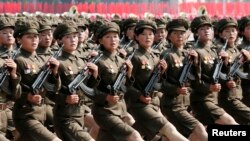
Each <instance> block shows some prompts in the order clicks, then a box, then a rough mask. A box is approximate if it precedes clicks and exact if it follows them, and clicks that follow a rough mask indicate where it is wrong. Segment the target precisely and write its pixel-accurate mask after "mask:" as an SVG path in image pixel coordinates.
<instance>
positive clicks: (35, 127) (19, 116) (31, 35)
mask: <svg viewBox="0 0 250 141" xmlns="http://www.w3.org/2000/svg"><path fill="white" fill-rule="evenodd" d="M38 29H39V25H38V23H37V22H36V21H34V20H26V21H22V20H20V21H17V22H16V24H15V31H14V37H16V39H17V41H18V43H19V44H20V46H21V48H20V53H19V54H18V56H17V57H16V59H15V62H16V64H17V73H18V74H20V75H21V77H22V79H21V82H20V85H21V90H22V91H21V95H20V96H19V97H17V100H16V102H15V105H14V109H13V119H14V123H15V127H16V129H17V130H18V131H19V132H20V138H19V139H18V140H21V141H24V140H25V141H38V140H47V141H60V139H59V138H58V137H57V136H56V135H54V134H53V133H52V132H50V131H49V130H48V129H47V128H46V127H45V126H44V125H43V123H44V121H45V118H46V117H45V116H46V109H45V108H46V106H45V104H44V97H45V94H46V91H47V89H45V88H43V89H41V90H39V91H38V92H34V91H33V90H32V88H31V86H32V84H33V82H34V81H35V79H36V78H37V76H38V73H39V71H40V69H41V67H42V66H43V65H44V61H43V60H42V59H41V58H40V57H38V56H37V54H36V49H37V46H38V43H39V37H38ZM49 63H50V64H51V65H53V66H54V67H53V68H52V74H51V76H49V78H50V79H48V80H47V81H46V82H49V83H50V85H53V83H59V82H58V81H59V78H58V75H57V69H58V66H59V62H58V61H57V60H55V59H54V58H51V59H50V60H49ZM53 86H55V91H56V85H53ZM53 86H52V87H53ZM55 91H54V92H55Z"/></svg>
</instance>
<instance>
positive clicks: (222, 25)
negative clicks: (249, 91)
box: [218, 17, 250, 124]
mask: <svg viewBox="0 0 250 141" xmlns="http://www.w3.org/2000/svg"><path fill="white" fill-rule="evenodd" d="M237 28H238V24H237V22H236V21H235V20H234V19H233V18H231V17H227V18H224V19H221V20H220V21H219V22H218V31H219V36H220V38H221V40H222V41H223V40H225V39H227V40H228V41H227V47H226V49H225V55H226V56H227V58H226V59H224V64H223V67H222V73H224V74H226V75H228V73H229V70H230V68H231V66H232V64H233V62H234V60H235V58H237V57H238V56H239V55H240V51H239V50H238V49H237V48H236V45H235V43H236V39H237V35H238V31H237ZM241 53H242V54H243V56H244V59H246V60H249V52H248V51H246V50H244V49H243V50H242V51H241ZM222 79H223V80H222V82H221V84H222V89H221V91H220V94H219V97H218V98H219V105H220V106H221V107H222V108H224V110H225V111H226V112H228V113H229V114H230V115H231V116H232V117H233V118H234V119H235V120H236V121H237V122H238V123H239V124H249V123H250V108H249V107H247V106H246V105H245V104H243V103H242V101H241V100H242V88H241V78H240V77H238V75H234V76H229V77H227V76H226V78H222Z"/></svg>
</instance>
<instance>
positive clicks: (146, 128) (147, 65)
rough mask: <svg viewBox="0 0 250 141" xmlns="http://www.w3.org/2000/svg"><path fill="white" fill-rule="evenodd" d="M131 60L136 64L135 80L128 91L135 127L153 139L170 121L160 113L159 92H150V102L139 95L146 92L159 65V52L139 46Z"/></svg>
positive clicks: (130, 110)
mask: <svg viewBox="0 0 250 141" xmlns="http://www.w3.org/2000/svg"><path fill="white" fill-rule="evenodd" d="M131 61H132V64H133V66H134V67H133V76H134V78H135V82H134V85H133V87H132V88H131V89H129V90H128V92H127V96H128V97H129V100H128V101H129V102H128V104H129V112H130V113H131V114H132V116H133V117H134V118H135V120H136V122H135V124H134V127H135V128H136V129H137V130H138V131H139V132H140V133H141V135H143V136H146V137H147V139H152V138H153V137H154V136H155V135H156V134H157V133H158V132H159V130H160V129H161V128H162V127H163V126H164V125H165V124H166V123H167V122H168V121H167V120H166V118H165V117H164V116H163V115H162V114H161V113H160V99H159V97H158V95H159V92H157V91H155V92H153V93H150V94H149V96H150V97H151V98H152V102H151V103H150V104H145V103H143V102H141V101H140V100H139V97H140V96H141V94H143V93H144V89H145V87H146V85H147V84H148V82H149V80H150V78H151V75H152V74H153V70H154V68H155V67H157V64H158V62H159V54H158V55H156V54H154V52H153V51H151V52H148V51H146V50H145V49H144V48H143V47H139V48H138V49H137V50H136V52H135V54H134V57H133V58H132V60H131Z"/></svg>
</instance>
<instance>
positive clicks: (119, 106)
mask: <svg viewBox="0 0 250 141" xmlns="http://www.w3.org/2000/svg"><path fill="white" fill-rule="evenodd" d="M123 63H124V60H123V59H122V58H121V57H119V56H118V55H117V54H116V53H113V54H111V53H110V52H108V51H103V56H102V57H101V58H100V59H99V60H98V62H97V66H98V72H99V76H100V78H101V81H100V83H99V85H98V87H97V89H98V90H99V91H101V92H102V93H101V94H97V95H96V96H95V97H94V99H93V100H94V105H93V108H92V112H93V116H94V119H95V121H96V123H97V124H98V125H99V126H100V131H99V134H98V137H97V141H122V140H125V139H126V138H127V137H128V136H129V135H130V134H131V133H132V132H133V131H134V129H133V128H132V127H131V126H129V125H128V124H126V123H125V122H124V121H123V120H122V119H123V118H124V117H125V116H126V115H127V107H126V104H125V101H124V94H123V93H122V92H120V91H119V92H117V95H119V97H120V100H119V101H118V102H117V103H116V104H114V105H109V104H108V102H107V101H106V97H107V95H108V94H110V90H109V89H108V88H107V87H108V86H109V85H110V86H112V85H113V84H114V82H115V80H116V77H117V76H118V74H119V73H120V71H119V70H120V68H121V67H122V66H123ZM126 82H127V84H128V83H132V82H131V81H130V79H127V81H126Z"/></svg>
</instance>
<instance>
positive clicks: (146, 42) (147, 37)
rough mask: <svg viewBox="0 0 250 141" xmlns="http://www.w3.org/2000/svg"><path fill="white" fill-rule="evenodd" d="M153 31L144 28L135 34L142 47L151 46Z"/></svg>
mask: <svg viewBox="0 0 250 141" xmlns="http://www.w3.org/2000/svg"><path fill="white" fill-rule="evenodd" d="M154 37H155V35H154V32H153V30H152V29H148V28H145V29H144V30H143V32H142V33H140V34H139V35H138V36H136V40H137V41H138V42H139V45H140V46H141V47H143V48H151V46H152V45H153V42H154Z"/></svg>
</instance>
